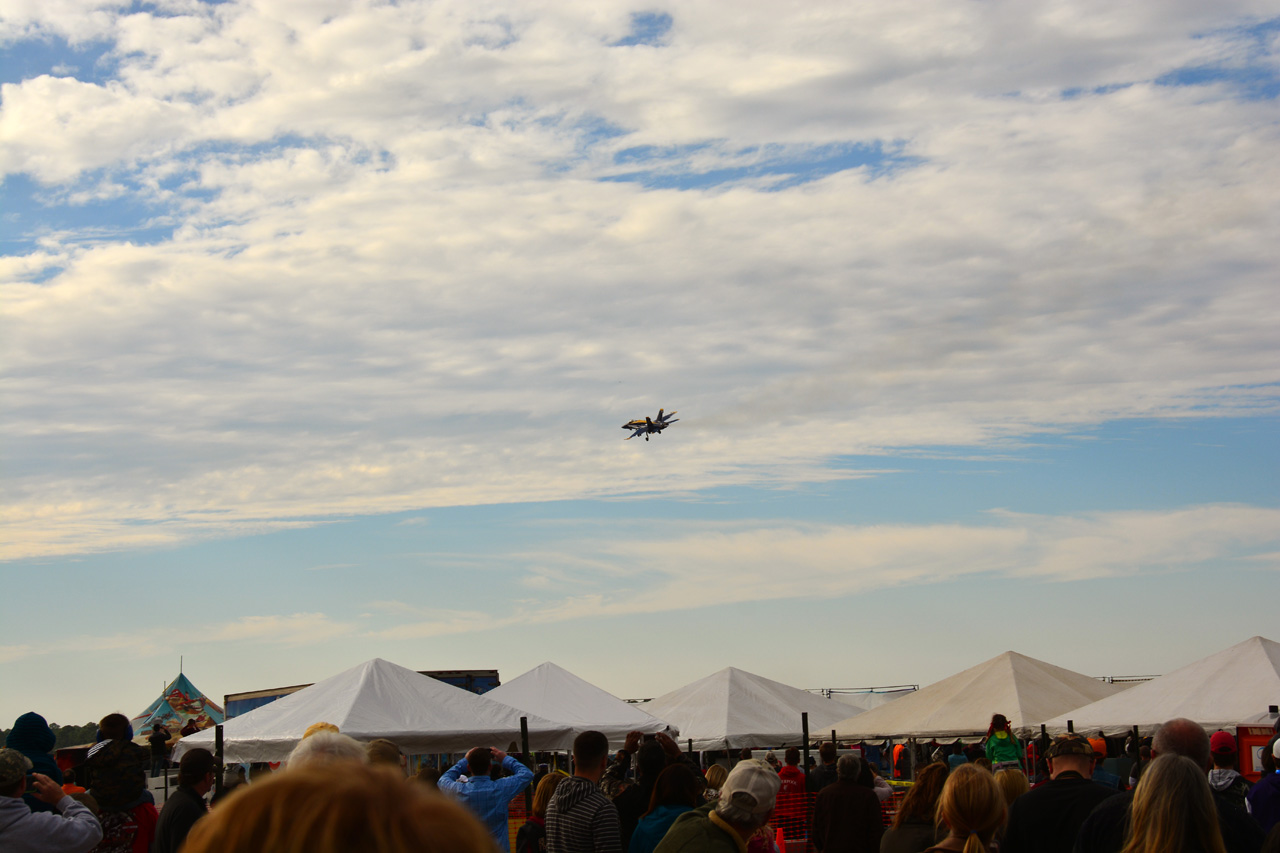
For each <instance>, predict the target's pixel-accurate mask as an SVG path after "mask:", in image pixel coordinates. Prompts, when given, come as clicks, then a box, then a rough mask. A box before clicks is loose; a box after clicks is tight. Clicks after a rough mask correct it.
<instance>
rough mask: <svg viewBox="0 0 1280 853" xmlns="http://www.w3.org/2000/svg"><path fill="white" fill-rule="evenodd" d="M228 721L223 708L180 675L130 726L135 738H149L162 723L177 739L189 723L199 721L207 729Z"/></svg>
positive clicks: (198, 723)
mask: <svg viewBox="0 0 1280 853" xmlns="http://www.w3.org/2000/svg"><path fill="white" fill-rule="evenodd" d="M224 719H225V717H224V715H223V713H222V707H221V706H220V705H218V704H216V703H215V702H213V701H212V700H210V699H209V697H208V696H205V695H204V694H203V693H201V692H200V691H199V690H197V689H196V686H195V685H194V684H192V683H191V680H190V679H188V678H187V676H186V675H184V674H183V673H178V677H177V678H175V679H174V680H173V681H171V682H170V683H169V686H168V687H166V688H165V689H164V691H163V692H162V693H161V694H160V695H159V696H158V697H157V698H156V700H155V701H154V702H152V703H151V704H150V705H148V706H147V709H146V710H145V711H143V712H142V713H141V714H139V715H138V716H136V717H134V718H133V719H132V720H130V721H129V722H130V723H131V724H132V725H133V733H134V736H135V737H138V738H143V737H145V736H146V735H147V734H150V732H151V727H152V726H154V725H155V724H156V723H159V724H160V725H162V726H164V727H165V728H166V729H168V730H169V737H171V738H174V737H177V736H178V732H179V731H181V730H182V727H183V726H185V725H186V724H187V721H188V720H195V721H196V725H198V726H199V727H200V728H202V729H207V728H209V727H210V726H216V725H218V724H219V723H221V722H223V720H224Z"/></svg>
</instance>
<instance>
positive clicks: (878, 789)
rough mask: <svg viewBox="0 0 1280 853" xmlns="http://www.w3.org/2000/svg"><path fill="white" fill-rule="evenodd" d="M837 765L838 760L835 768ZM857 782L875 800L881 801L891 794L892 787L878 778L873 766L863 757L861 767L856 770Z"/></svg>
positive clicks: (838, 763)
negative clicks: (872, 795)
mask: <svg viewBox="0 0 1280 853" xmlns="http://www.w3.org/2000/svg"><path fill="white" fill-rule="evenodd" d="M839 766H840V762H838V761H837V762H836V769H837V770H839ZM858 784H859V785H861V786H862V787H864V788H866V789H867V790H869V791H871V792H872V793H873V794H875V795H876V800H877V801H879V802H881V803H883V802H884V801H885V800H887V799H889V798H890V797H892V796H893V788H892V787H891V786H890V785H889V783H888V782H886V781H885V780H883V779H881V778H880V775H879V774H878V773H876V769H875V766H874V765H873V764H872V763H871V762H870V761H867V760H866V759H865V758H863V760H862V769H861V770H859V771H858Z"/></svg>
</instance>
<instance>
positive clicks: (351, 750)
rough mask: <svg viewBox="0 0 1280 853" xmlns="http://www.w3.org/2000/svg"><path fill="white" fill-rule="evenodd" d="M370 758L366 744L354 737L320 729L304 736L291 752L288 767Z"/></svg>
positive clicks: (358, 760)
mask: <svg viewBox="0 0 1280 853" xmlns="http://www.w3.org/2000/svg"><path fill="white" fill-rule="evenodd" d="M368 760H369V758H368V755H367V753H366V752H365V746H364V744H362V743H361V742H360V741H358V740H356V739H355V738H353V737H347V736H346V735H344V734H338V733H337V732H331V731H327V730H326V731H319V732H316V733H315V734H313V735H311V737H308V738H303V739H302V740H301V741H299V742H298V745H297V746H295V747H294V748H293V752H291V753H289V759H288V763H287V764H286V767H289V768H293V767H304V766H309V765H317V764H335V763H337V762H340V761H357V762H359V763H361V764H365V763H367V762H368Z"/></svg>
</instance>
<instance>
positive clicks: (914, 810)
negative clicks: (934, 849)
mask: <svg viewBox="0 0 1280 853" xmlns="http://www.w3.org/2000/svg"><path fill="white" fill-rule="evenodd" d="M949 773H950V771H949V770H948V769H947V767H946V765H943V764H928V765H925V766H924V767H922V768H920V773H919V774H918V775H917V776H916V781H915V784H914V785H912V786H911V787H910V788H909V789H908V790H907V795H906V796H905V797H904V798H903V799H902V804H901V805H900V806H898V813H897V814H896V815H894V818H893V825H892V826H890V827H889V828H888V829H887V830H885V833H884V837H883V838H882V839H881V840H880V850H881V853H919V851H921V850H924V849H925V848H926V847H929V846H931V845H933V844H936V843H937V842H939V841H941V840H942V839H943V838H944V837H945V836H946V834H947V832H946V829H945V828H943V827H940V826H939V825H938V824H937V823H936V821H935V813H936V812H937V808H938V798H939V797H940V796H941V795H942V786H943V785H944V784H946V781H947V776H948V775H949Z"/></svg>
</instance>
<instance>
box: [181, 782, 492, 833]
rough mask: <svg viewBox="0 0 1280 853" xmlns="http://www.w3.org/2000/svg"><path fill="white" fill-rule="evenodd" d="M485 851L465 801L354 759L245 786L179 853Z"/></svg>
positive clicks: (479, 829)
mask: <svg viewBox="0 0 1280 853" xmlns="http://www.w3.org/2000/svg"><path fill="white" fill-rule="evenodd" d="M357 850H358V851H361V853H493V850H494V844H493V839H492V838H491V837H490V836H489V833H488V831H487V830H486V829H485V828H484V825H483V824H481V823H480V821H479V819H477V818H476V817H475V816H473V815H472V814H471V812H470V811H468V810H467V808H466V807H465V806H463V805H462V804H460V803H457V802H454V801H453V800H450V799H449V798H448V797H445V796H442V795H440V794H438V793H434V792H431V791H428V790H426V789H425V788H423V787H422V786H420V785H406V784H405V781H404V777H403V776H398V775H397V774H396V773H394V772H392V771H389V770H386V769H383V768H378V767H371V766H369V765H367V764H362V763H359V762H356V761H348V762H343V763H338V764H311V765H303V766H301V767H294V768H290V770H289V772H287V773H276V774H273V775H272V776H271V778H269V779H267V780H266V781H263V782H258V783H257V784H254V785H246V786H244V787H241V788H240V789H239V790H237V791H236V792H235V793H234V794H232V795H231V796H229V797H227V799H226V801H225V802H224V803H223V804H222V805H220V806H219V807H218V808H216V809H214V810H213V811H212V812H210V813H209V815H208V816H207V817H203V818H201V819H200V820H199V821H197V822H196V824H195V826H193V827H192V828H191V834H190V835H188V836H187V841H186V844H184V845H183V848H182V851H183V853H350V851H357Z"/></svg>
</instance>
